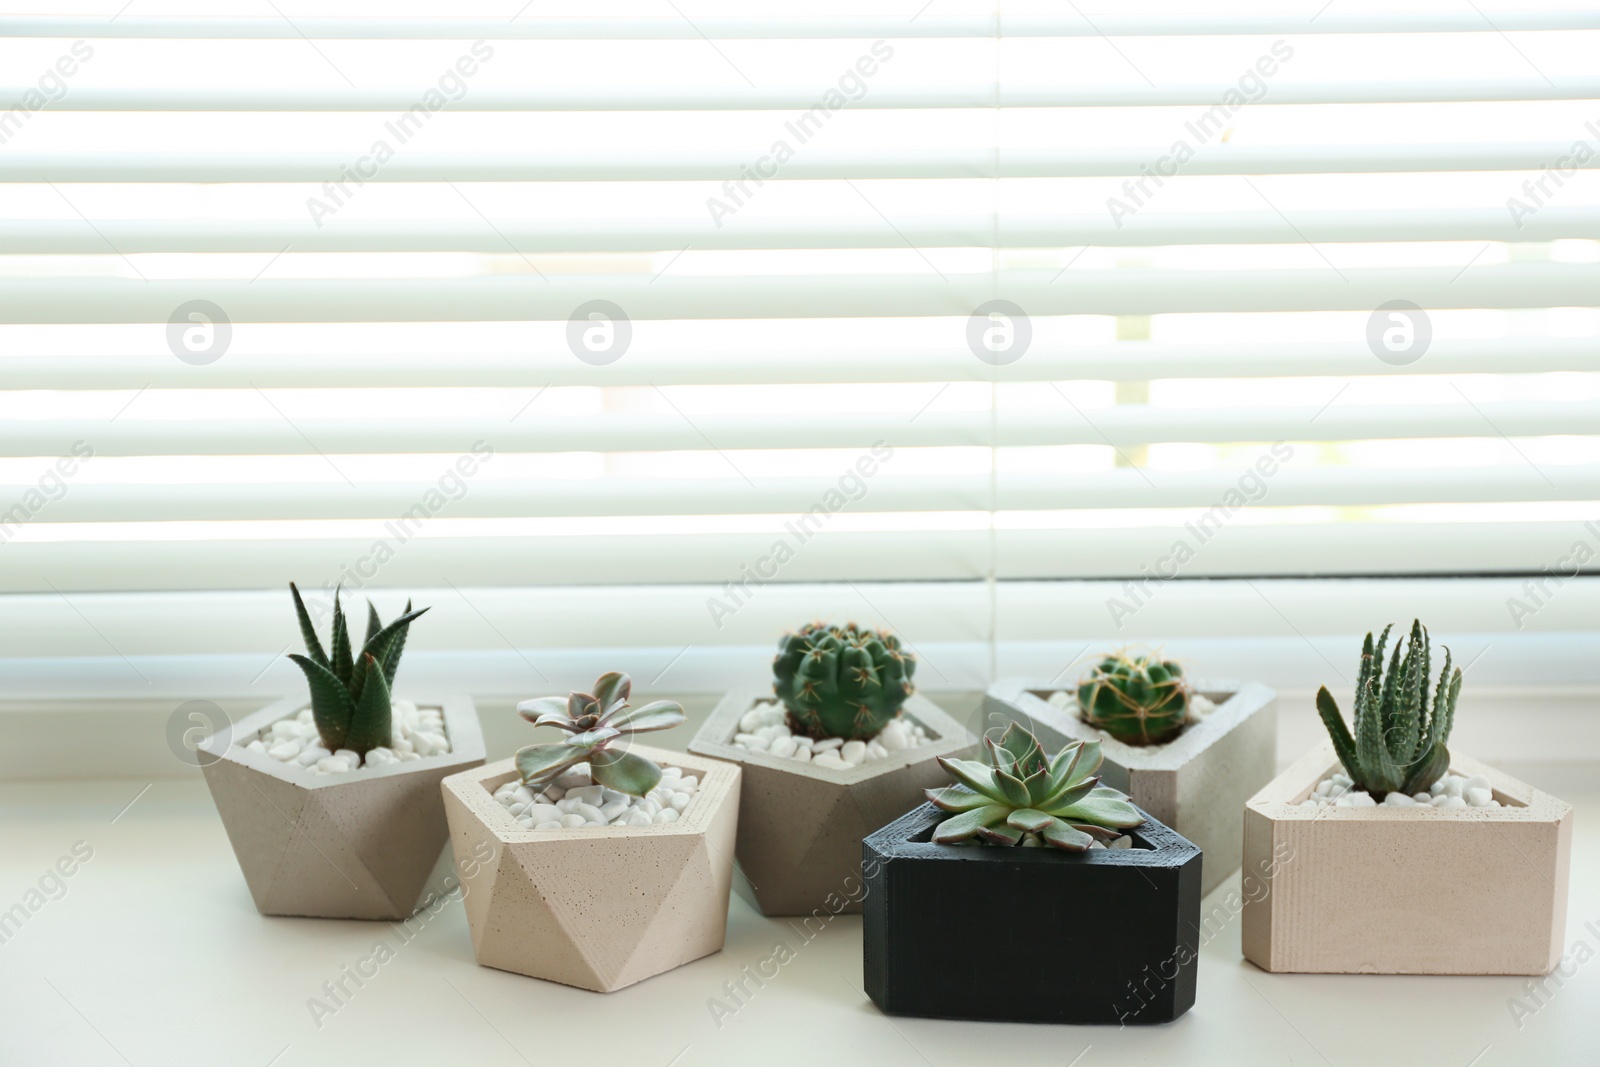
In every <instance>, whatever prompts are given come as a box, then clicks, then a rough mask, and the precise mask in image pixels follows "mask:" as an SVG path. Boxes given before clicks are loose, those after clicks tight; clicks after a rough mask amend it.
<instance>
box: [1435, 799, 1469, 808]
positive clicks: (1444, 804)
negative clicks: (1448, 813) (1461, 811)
mask: <svg viewBox="0 0 1600 1067" xmlns="http://www.w3.org/2000/svg"><path fill="white" fill-rule="evenodd" d="M1433 806H1434V807H1436V808H1464V807H1466V806H1467V802H1466V801H1465V800H1462V799H1461V798H1460V797H1457V796H1443V797H1440V798H1438V799H1437V800H1435V801H1434V802H1433Z"/></svg>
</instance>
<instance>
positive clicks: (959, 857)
mask: <svg viewBox="0 0 1600 1067" xmlns="http://www.w3.org/2000/svg"><path fill="white" fill-rule="evenodd" d="M1146 814H1147V815H1148V813H1146ZM947 818H949V813H948V812H944V811H940V810H939V809H938V808H936V807H934V806H933V805H932V804H923V805H922V806H920V807H918V808H917V809H916V810H915V811H912V812H911V813H910V814H908V815H905V816H903V817H901V818H900V819H898V820H896V821H895V822H893V823H890V824H889V825H888V826H885V827H884V828H883V829H882V830H879V831H878V832H877V833H875V834H872V835H870V836H869V837H868V838H867V839H866V841H865V842H863V843H862V847H861V851H862V869H863V871H864V872H865V874H866V879H867V894H866V914H865V917H864V918H863V920H862V926H861V941H862V951H863V960H862V962H863V968H862V975H863V979H864V981H865V982H866V993H867V995H868V996H869V997H871V998H872V1002H873V1003H874V1004H876V1005H878V1007H879V1008H881V1009H883V1011H885V1012H887V1013H889V1014H891V1015H921V1016H927V1017H931V1018H936V1019H980V1020H985V1021H999V1022H1041V1023H1128V1024H1135V1023H1162V1022H1170V1021H1171V1020H1173V1019H1176V1018H1177V1017H1178V1016H1180V1015H1182V1014H1183V1013H1184V1012H1186V1011H1188V1010H1189V1008H1190V1007H1192V1006H1193V1005H1194V996H1195V977H1196V970H1197V968H1198V965H1199V948H1200V944H1199V943H1200V921H1199V920H1200V873H1201V857H1200V850H1199V849H1197V848H1195V846H1194V845H1193V844H1192V843H1190V842H1188V841H1186V840H1184V839H1183V837H1182V836H1181V835H1179V834H1177V833H1174V832H1173V831H1172V830H1170V829H1168V828H1167V827H1165V826H1163V825H1161V824H1160V823H1159V822H1157V821H1155V820H1154V819H1147V821H1146V822H1145V824H1144V825H1143V826H1140V827H1137V828H1135V829H1134V830H1132V831H1131V832H1130V836H1131V837H1132V838H1133V843H1134V847H1133V848H1103V849H1102V848H1097V849H1090V850H1089V851H1087V852H1076V853H1072V852H1061V851H1058V850H1056V849H1053V848H1048V847H1046V848H1017V847H1014V848H1000V847H995V846H990V845H937V844H934V843H933V841H932V837H933V830H934V827H936V826H937V825H938V824H939V823H940V822H942V821H943V820H945V819H947Z"/></svg>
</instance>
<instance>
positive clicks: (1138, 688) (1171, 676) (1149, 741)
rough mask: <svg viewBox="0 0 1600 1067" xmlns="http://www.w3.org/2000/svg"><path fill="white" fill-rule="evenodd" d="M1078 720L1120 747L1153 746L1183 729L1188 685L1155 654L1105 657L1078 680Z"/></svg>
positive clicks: (1168, 662)
mask: <svg viewBox="0 0 1600 1067" xmlns="http://www.w3.org/2000/svg"><path fill="white" fill-rule="evenodd" d="M1078 707H1079V708H1080V709H1082V717H1083V721H1084V722H1086V723H1088V724H1089V725H1090V726H1094V727H1098V728H1099V729H1101V730H1104V731H1105V732H1106V733H1108V734H1110V735H1111V736H1112V737H1114V738H1116V739H1117V740H1118V741H1121V742H1122V743H1123V744H1125V745H1159V744H1161V743H1162V742H1164V741H1170V740H1171V739H1172V738H1174V737H1176V736H1177V735H1178V732H1179V731H1180V730H1182V729H1183V723H1184V720H1185V719H1186V718H1188V715H1189V683H1188V682H1187V681H1186V680H1185V679H1184V677H1183V668H1182V667H1180V666H1179V665H1178V664H1176V663H1174V662H1173V661H1171V660H1164V659H1161V658H1160V657H1158V656H1137V655H1135V656H1130V655H1128V654H1127V653H1125V652H1119V653H1117V654H1116V655H1114V656H1107V657H1106V658H1105V659H1103V660H1101V661H1100V662H1099V663H1098V664H1096V665H1095V668H1094V669H1093V670H1092V671H1090V672H1089V673H1088V674H1086V675H1085V676H1084V677H1083V678H1082V680H1080V681H1079V682H1078Z"/></svg>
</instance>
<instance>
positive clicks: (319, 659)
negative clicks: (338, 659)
mask: <svg viewBox="0 0 1600 1067" xmlns="http://www.w3.org/2000/svg"><path fill="white" fill-rule="evenodd" d="M289 592H290V593H291V594H293V596H294V613H295V616H296V617H297V618H298V619H299V620H300V636H301V637H303V638H305V642H306V656H307V658H309V659H310V660H311V662H313V663H315V664H316V665H317V666H319V667H329V668H330V669H331V664H329V662H328V654H327V653H326V652H324V651H322V642H321V641H319V640H318V639H317V631H316V628H315V627H313V626H312V625H311V616H310V615H308V614H306V604H305V601H303V600H301V599H300V590H299V589H297V588H295V584H294V583H293V582H290V583H289Z"/></svg>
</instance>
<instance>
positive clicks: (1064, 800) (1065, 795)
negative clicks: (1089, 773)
mask: <svg viewBox="0 0 1600 1067" xmlns="http://www.w3.org/2000/svg"><path fill="white" fill-rule="evenodd" d="M1098 788H1100V779H1098V778H1090V779H1087V780H1086V781H1082V782H1079V783H1078V784H1077V785H1069V786H1067V787H1066V788H1065V789H1063V790H1061V791H1060V792H1059V793H1056V794H1055V795H1053V796H1049V797H1045V798H1044V799H1042V800H1040V801H1038V802H1037V803H1036V804H1035V805H1034V807H1036V808H1038V809H1039V810H1040V811H1047V812H1049V813H1050V814H1051V815H1056V814H1059V813H1060V811H1061V809H1063V808H1070V807H1071V806H1072V805H1074V804H1076V803H1077V802H1078V801H1080V800H1082V799H1083V798H1084V797H1086V796H1089V795H1090V794H1091V793H1093V792H1094V791H1095V790H1096V789H1098Z"/></svg>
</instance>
